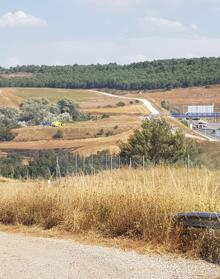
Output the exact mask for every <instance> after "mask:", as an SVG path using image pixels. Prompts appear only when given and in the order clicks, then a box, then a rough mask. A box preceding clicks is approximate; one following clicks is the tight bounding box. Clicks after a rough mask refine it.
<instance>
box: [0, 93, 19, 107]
mask: <svg viewBox="0 0 220 279" xmlns="http://www.w3.org/2000/svg"><path fill="white" fill-rule="evenodd" d="M21 101H22V98H20V97H18V96H15V95H14V94H13V91H12V90H11V89H0V106H4V107H18V106H19V104H20V103H21Z"/></svg>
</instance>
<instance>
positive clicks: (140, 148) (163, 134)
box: [119, 119, 199, 164]
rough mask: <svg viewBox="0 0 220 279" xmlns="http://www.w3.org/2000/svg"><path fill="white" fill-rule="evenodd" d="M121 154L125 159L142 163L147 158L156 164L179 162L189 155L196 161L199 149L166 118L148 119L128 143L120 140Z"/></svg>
mask: <svg viewBox="0 0 220 279" xmlns="http://www.w3.org/2000/svg"><path fill="white" fill-rule="evenodd" d="M119 147H120V156H121V157H122V158H123V159H124V160H127V161H128V160H129V159H130V158H132V159H133V161H134V162H136V163H137V164H141V163H142V161H143V156H144V157H145V160H147V161H150V162H152V163H154V164H159V163H162V162H163V163H177V162H180V161H185V160H186V159H187V158H188V156H190V158H191V160H193V161H195V160H196V158H197V156H198V154H199V151H198V149H197V148H196V147H195V146H194V145H193V143H192V142H189V141H188V140H186V138H185V136H184V135H183V133H182V132H181V131H180V130H179V131H176V132H173V131H172V127H171V125H170V124H169V123H167V122H166V120H165V119H154V120H147V121H145V122H144V123H143V124H142V128H141V129H140V130H136V131H135V132H134V134H133V135H132V136H131V137H130V138H129V140H128V142H127V143H124V142H120V143H119Z"/></svg>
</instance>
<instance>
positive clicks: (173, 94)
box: [138, 85, 220, 111]
mask: <svg viewBox="0 0 220 279" xmlns="http://www.w3.org/2000/svg"><path fill="white" fill-rule="evenodd" d="M145 94H146V97H147V98H148V99H149V100H152V101H153V102H154V103H156V104H157V105H158V106H160V104H161V101H162V100H166V101H168V102H169V103H170V104H171V105H173V106H176V105H177V106H179V105H180V106H181V105H198V104H201V105H207V104H214V105H215V106H216V109H217V110H219V111H220V86H219V85H216V86H209V87H194V88H177V89H173V90H170V91H162V92H158V91H155V92H146V93H142V94H138V96H139V97H140V96H141V97H143V98H144V97H145Z"/></svg>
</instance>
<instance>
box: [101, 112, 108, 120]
mask: <svg viewBox="0 0 220 279" xmlns="http://www.w3.org/2000/svg"><path fill="white" fill-rule="evenodd" d="M109 117H110V115H109V114H107V113H103V114H102V116H101V119H104V118H109Z"/></svg>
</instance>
